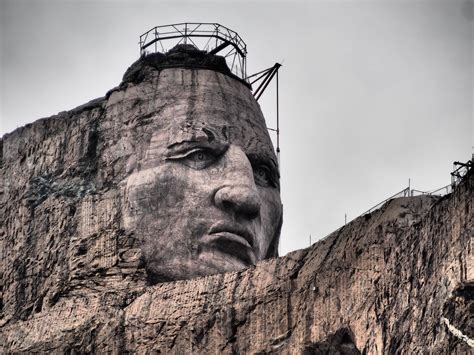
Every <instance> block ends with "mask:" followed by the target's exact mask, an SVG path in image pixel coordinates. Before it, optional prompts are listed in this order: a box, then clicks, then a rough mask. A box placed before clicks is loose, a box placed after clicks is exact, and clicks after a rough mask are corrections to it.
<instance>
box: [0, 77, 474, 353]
mask: <svg viewBox="0 0 474 355" xmlns="http://www.w3.org/2000/svg"><path fill="white" fill-rule="evenodd" d="M147 70H148V69H147ZM130 75H131V74H130ZM134 75H135V74H134ZM135 76H136V75H135ZM188 76H192V77H193V79H192V80H191V81H190V82H194V83H196V82H197V83H200V84H201V85H205V83H206V82H207V81H208V80H207V79H206V76H213V80H214V82H216V80H217V82H219V83H222V85H224V84H225V85H230V86H232V87H233V90H243V89H244V88H245V87H244V86H243V85H242V84H241V83H239V82H237V81H236V80H234V79H231V78H229V77H227V76H225V75H224V74H221V73H217V72H213V71H210V70H200V71H195V70H190V69H181V68H172V69H166V70H162V71H158V70H151V69H150V72H149V73H147V75H146V76H145V78H144V79H143V78H142V79H143V80H142V81H140V82H139V83H134V82H131V81H130V82H124V83H122V85H121V86H120V87H118V88H116V89H114V90H112V91H111V92H109V93H108V94H107V96H106V97H105V98H102V99H98V100H94V101H92V102H91V103H89V104H87V105H84V106H82V107H79V108H77V109H75V110H72V111H70V112H63V113H60V114H58V115H57V116H54V117H51V118H47V119H42V120H39V121H37V122H35V123H33V124H31V125H27V126H25V127H23V128H20V129H17V130H16V131H14V132H13V133H11V134H7V135H5V136H4V137H3V138H2V140H1V146H2V159H1V161H2V171H1V174H2V179H1V184H2V185H1V205H0V207H1V216H2V217H1V221H0V222H1V226H0V227H1V228H0V252H1V255H0V257H1V258H0V263H1V264H0V268H1V287H2V289H1V290H2V291H1V292H2V297H1V304H0V306H1V319H0V352H2V353H6V352H20V351H32V352H33V351H34V352H55V353H62V352H67V351H78V352H103V351H111V352H116V353H118V352H125V351H130V352H139V353H142V352H163V353H255V352H257V353H258V352H263V353H264V352H281V353H314V352H324V351H326V352H330V353H331V352H334V351H340V352H342V353H347V354H352V353H358V352H362V353H397V352H400V353H422V352H428V353H445V354H448V353H468V352H469V351H470V350H472V348H470V347H469V345H468V342H467V341H466V340H465V339H464V340H462V339H461V338H460V337H459V336H456V335H455V332H454V331H453V330H452V329H453V328H449V327H448V325H447V324H448V322H449V324H450V325H451V326H452V327H454V328H455V329H458V330H459V331H461V332H462V333H463V334H464V335H465V336H466V337H467V338H470V339H473V338H474V333H473V327H474V326H473V317H472V314H473V312H472V311H473V301H472V299H473V297H472V294H473V287H474V269H473V266H472V265H473V256H472V249H473V244H472V242H473V235H472V222H473V210H472V186H473V184H474V181H473V177H472V175H470V176H469V177H466V178H465V179H464V181H463V182H462V183H461V184H460V185H459V186H458V187H457V188H456V189H455V191H454V192H453V193H452V194H451V195H448V196H446V197H443V198H441V199H438V198H435V197H426V196H425V197H412V198H400V199H395V200H392V201H390V202H389V203H387V204H386V205H385V206H383V207H382V208H381V209H380V210H377V211H375V212H373V213H372V214H370V215H366V216H363V217H360V218H358V219H356V220H354V221H352V222H351V223H349V224H348V225H346V226H344V227H343V228H341V229H340V230H338V231H336V232H335V233H333V234H332V235H330V236H329V237H327V238H326V239H324V240H322V241H320V242H318V243H316V244H315V245H313V246H312V247H311V248H309V249H306V250H300V251H296V252H293V253H290V254H289V255H287V256H286V257H282V258H273V259H270V260H266V261H263V262H260V263H258V264H257V265H256V266H255V267H251V268H248V269H246V270H243V271H239V272H233V273H226V274H219V275H212V276H206V277H202V278H197V279H192V280H186V281H177V282H168V283H162V284H158V285H155V286H149V285H147V279H146V273H145V270H144V265H143V258H142V255H141V250H140V248H139V245H138V242H137V240H136V239H135V236H134V235H133V234H132V233H129V232H127V231H126V230H125V228H124V226H123V216H122V203H123V184H121V182H122V181H123V180H124V178H125V177H126V176H127V175H128V174H129V173H130V171H132V170H133V169H134V168H135V166H136V164H137V156H140V155H143V154H145V148H144V147H142V145H141V142H144V141H148V140H149V139H150V137H151V132H152V130H153V129H154V128H153V125H155V124H156V122H154V121H153V117H154V115H156V113H157V112H160V111H161V110H169V111H170V112H169V114H170V115H172V114H173V108H172V106H170V105H169V103H170V102H174V100H176V97H179V96H180V95H183V92H182V91H181V90H179V89H178V88H177V87H176V86H170V85H168V83H169V82H176V80H177V78H183V82H184V83H185V82H188V81H186V80H187V79H185V78H186V77H188ZM199 78H201V79H199ZM196 80H197V81H196ZM200 80H201V81H200ZM245 89H246V88H245ZM182 90H184V88H183V89H182ZM157 92H161V93H163V92H165V93H166V94H161V95H160V96H159V97H158V96H157ZM205 99H207V100H215V102H216V104H217V105H222V106H223V107H224V105H225V102H222V101H219V100H218V99H217V98H215V97H212V95H211V96H206V98H205ZM241 105H243V106H244V107H245V106H249V105H254V104H253V103H251V102H242V103H241ZM283 237H286V238H291V236H283ZM458 335H459V334H458Z"/></svg>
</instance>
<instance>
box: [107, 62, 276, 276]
mask: <svg viewBox="0 0 474 355" xmlns="http://www.w3.org/2000/svg"><path fill="white" fill-rule="evenodd" d="M135 93H136V94H135ZM118 95H120V96H121V98H117V100H118V102H120V101H123V100H130V99H138V100H139V102H138V103H137V107H136V109H138V111H142V112H147V113H146V118H145V117H144V116H145V115H142V116H141V117H137V118H136V121H143V120H146V125H147V126H148V129H147V131H146V134H142V135H140V134H136V133H137V131H136V130H134V129H133V128H132V129H131V131H133V133H135V134H133V135H134V136H135V137H136V139H137V140H140V141H142V142H140V143H141V144H140V146H139V147H138V149H137V150H136V151H135V152H134V154H132V155H131V156H130V157H129V159H128V163H127V169H128V171H129V173H128V174H127V176H126V178H125V179H123V180H122V181H121V183H120V184H121V186H122V191H123V203H122V215H123V221H124V227H125V230H126V231H127V233H130V234H133V235H134V236H135V237H136V238H137V239H138V240H139V241H140V245H141V250H142V253H143V258H144V263H145V268H146V270H147V275H148V280H149V281H150V282H151V283H156V282H159V281H168V280H176V279H186V278H191V277H196V276H202V275H208V274H214V273H219V272H226V271H236V270H240V269H243V268H245V267H247V266H249V265H252V264H254V263H256V262H257V261H259V260H263V259H265V258H268V257H273V256H277V249H278V248H277V246H278V239H279V232H280V227H281V220H282V207H281V201H280V194H279V174H278V166H277V160H276V157H275V154H274V150H273V146H272V143H271V140H270V138H269V135H268V131H267V128H266V124H265V120H264V117H263V115H262V113H261V110H260V108H259V106H258V104H257V103H256V101H255V99H254V98H253V96H252V94H251V92H250V90H249V89H248V88H247V87H246V86H245V85H243V84H242V83H240V82H239V81H237V80H235V79H233V78H230V77H228V76H226V75H224V74H221V73H219V72H217V71H213V70H202V69H201V70H193V69H182V68H176V69H174V68H167V69H163V70H161V71H159V72H155V75H152V76H151V77H150V78H149V81H148V82H146V83H145V84H139V85H138V87H134V90H133V93H132V95H129V94H128V93H126V94H125V96H122V95H123V93H117V96H118ZM135 95H136V96H135ZM132 96H134V97H132ZM114 99H115V95H114V94H112V96H111V100H110V101H111V102H113V101H114ZM138 127H140V126H138ZM136 143H137V142H135V143H132V144H136Z"/></svg>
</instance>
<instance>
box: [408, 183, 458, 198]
mask: <svg viewBox="0 0 474 355" xmlns="http://www.w3.org/2000/svg"><path fill="white" fill-rule="evenodd" d="M452 191H453V186H452V184H449V185H446V186H443V187H440V188H439V189H436V190H432V191H421V190H415V189H413V190H411V193H410V196H421V195H429V196H444V195H447V194H450V193H451V192H452Z"/></svg>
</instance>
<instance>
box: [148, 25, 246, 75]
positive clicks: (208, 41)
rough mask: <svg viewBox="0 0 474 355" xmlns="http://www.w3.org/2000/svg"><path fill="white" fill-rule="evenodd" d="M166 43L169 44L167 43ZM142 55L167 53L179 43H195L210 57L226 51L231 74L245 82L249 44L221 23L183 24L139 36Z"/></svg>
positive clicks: (155, 28)
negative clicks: (150, 51) (151, 50)
mask: <svg viewBox="0 0 474 355" xmlns="http://www.w3.org/2000/svg"><path fill="white" fill-rule="evenodd" d="M165 42H166V43H165ZM139 44H140V55H145V54H147V53H149V52H148V51H147V50H149V49H150V48H153V50H154V52H155V53H156V52H158V51H161V52H162V53H166V52H168V51H169V50H170V49H171V48H173V47H175V46H176V45H178V44H192V45H193V46H195V47H196V48H197V49H199V50H203V51H206V52H208V53H210V54H216V53H218V52H221V51H224V50H226V51H227V52H225V54H223V55H222V56H223V57H224V58H225V59H226V62H227V65H228V67H229V69H230V71H231V72H232V73H233V74H234V75H236V76H237V77H239V78H240V79H242V80H245V78H246V77H247V63H246V57H247V45H246V44H245V42H244V41H243V40H242V38H241V37H240V36H239V35H238V33H237V32H235V31H232V30H231V29H229V28H227V27H225V26H222V25H220V24H218V23H195V22H183V23H176V24H172V25H164V26H155V27H153V28H152V29H150V30H148V31H147V32H145V33H143V34H142V35H141V36H140V42H139Z"/></svg>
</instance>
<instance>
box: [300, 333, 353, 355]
mask: <svg viewBox="0 0 474 355" xmlns="http://www.w3.org/2000/svg"><path fill="white" fill-rule="evenodd" d="M353 338H354V335H353V334H352V332H351V331H350V330H349V329H347V328H342V329H339V330H338V331H337V332H335V333H334V334H331V335H329V336H328V337H327V338H326V339H325V340H323V341H320V342H317V343H314V344H310V345H306V346H305V347H304V349H303V352H302V353H303V354H304V355H326V354H327V355H360V354H361V352H360V351H359V349H357V347H356V345H355V343H354V340H353Z"/></svg>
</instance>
